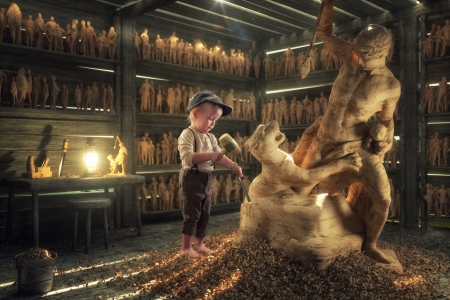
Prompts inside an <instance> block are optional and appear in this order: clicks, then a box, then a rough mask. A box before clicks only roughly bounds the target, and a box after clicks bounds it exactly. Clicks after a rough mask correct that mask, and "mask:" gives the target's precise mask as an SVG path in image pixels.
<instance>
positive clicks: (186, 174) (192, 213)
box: [180, 169, 214, 238]
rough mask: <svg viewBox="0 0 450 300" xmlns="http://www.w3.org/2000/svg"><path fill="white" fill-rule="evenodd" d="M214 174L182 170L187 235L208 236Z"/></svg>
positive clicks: (183, 210)
mask: <svg viewBox="0 0 450 300" xmlns="http://www.w3.org/2000/svg"><path fill="white" fill-rule="evenodd" d="M213 176H214V175H213V173H205V172H200V171H195V170H193V169H182V170H181V171H180V194H181V199H182V202H183V208H182V212H183V220H184V221H183V229H182V233H183V234H186V235H195V236H196V237H199V238H203V237H205V236H206V227H207V226H208V222H209V214H210V211H211V197H212V184H213Z"/></svg>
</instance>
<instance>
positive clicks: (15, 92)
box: [9, 77, 20, 107]
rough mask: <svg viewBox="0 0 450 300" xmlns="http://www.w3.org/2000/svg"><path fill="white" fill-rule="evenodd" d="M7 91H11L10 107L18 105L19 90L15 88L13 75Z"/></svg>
mask: <svg viewBox="0 0 450 300" xmlns="http://www.w3.org/2000/svg"><path fill="white" fill-rule="evenodd" d="M9 92H10V93H11V102H12V105H11V107H20V103H19V98H18V93H19V90H18V88H17V83H16V78H14V77H13V78H12V81H11V86H10V88H9Z"/></svg>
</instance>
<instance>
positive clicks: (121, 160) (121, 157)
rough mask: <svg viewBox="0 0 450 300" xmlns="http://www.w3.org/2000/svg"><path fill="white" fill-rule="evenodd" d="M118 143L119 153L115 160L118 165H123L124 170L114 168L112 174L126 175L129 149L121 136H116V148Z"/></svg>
mask: <svg viewBox="0 0 450 300" xmlns="http://www.w3.org/2000/svg"><path fill="white" fill-rule="evenodd" d="M116 144H118V145H119V153H118V154H117V156H116V158H115V159H114V162H115V164H116V166H122V170H121V171H120V172H119V171H118V168H117V167H114V168H112V169H113V170H112V171H111V173H110V174H120V175H126V174H127V157H128V149H127V147H126V146H125V144H124V143H123V142H122V141H121V140H120V138H119V136H116V139H115V144H114V149H116Z"/></svg>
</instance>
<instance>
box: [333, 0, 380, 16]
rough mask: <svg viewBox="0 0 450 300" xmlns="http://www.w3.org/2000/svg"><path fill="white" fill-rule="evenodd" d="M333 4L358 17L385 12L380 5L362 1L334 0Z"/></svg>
mask: <svg viewBox="0 0 450 300" xmlns="http://www.w3.org/2000/svg"><path fill="white" fill-rule="evenodd" d="M334 6H335V7H337V8H339V9H342V10H343V11H346V12H348V13H350V14H352V15H355V16H358V17H359V18H366V17H370V16H375V15H379V14H382V13H385V12H387V11H386V10H385V9H383V8H381V7H377V6H374V5H370V4H369V3H367V2H363V1H351V2H350V1H348V0H335V2H334Z"/></svg>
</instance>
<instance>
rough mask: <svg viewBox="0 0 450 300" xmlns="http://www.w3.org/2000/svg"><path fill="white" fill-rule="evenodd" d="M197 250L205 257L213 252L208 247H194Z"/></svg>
mask: <svg viewBox="0 0 450 300" xmlns="http://www.w3.org/2000/svg"><path fill="white" fill-rule="evenodd" d="M195 247H196V248H197V250H198V251H200V252H203V253H205V254H206V255H211V254H213V253H214V250H211V249H209V248H208V247H206V246H205V245H203V244H202V245H199V246H197V245H196V246H195Z"/></svg>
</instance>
